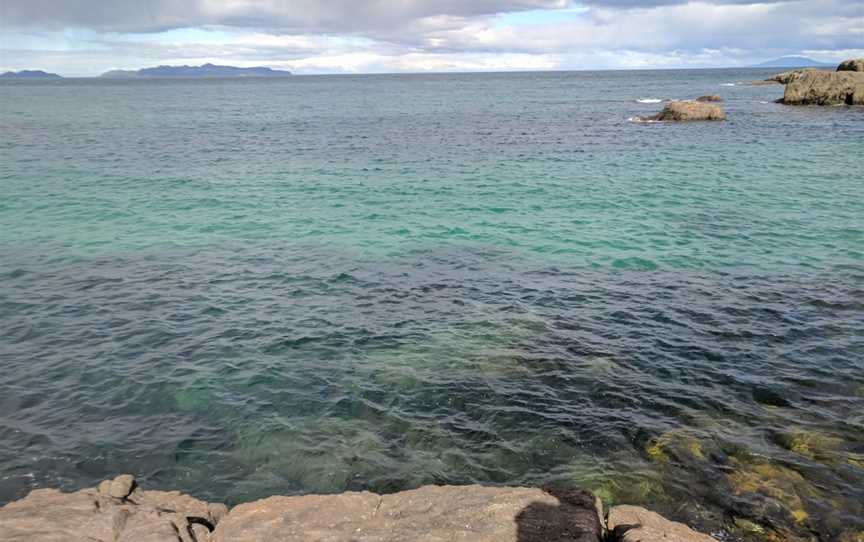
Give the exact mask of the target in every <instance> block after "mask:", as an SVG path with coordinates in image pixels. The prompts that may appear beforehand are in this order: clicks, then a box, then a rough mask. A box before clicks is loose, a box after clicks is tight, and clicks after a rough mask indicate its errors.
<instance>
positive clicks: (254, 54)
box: [0, 0, 864, 76]
mask: <svg viewBox="0 0 864 542" xmlns="http://www.w3.org/2000/svg"><path fill="white" fill-rule="evenodd" d="M784 55H803V56H808V57H811V58H815V59H818V60H824V61H831V62H834V61H839V60H842V59H844V58H850V57H853V56H864V0H801V1H783V0H778V1H772V0H764V1H763V2H758V3H757V2H752V1H750V0H704V1H698V2H686V1H681V0H643V1H640V0H581V1H576V0H437V1H436V0H0V71H5V70H18V69H24V68H39V69H45V70H48V71H54V72H58V73H60V74H62V75H67V76H88V75H98V74H100V73H102V72H104V71H106V70H109V69H114V68H124V69H137V68H142V67H147V66H153V65H158V64H202V63H205V62H213V63H222V64H232V65H236V66H269V67H272V68H283V69H290V70H292V71H294V72H296V73H369V72H404V71H481V70H546V69H603V68H669V67H714V66H746V65H750V64H753V63H756V62H760V61H763V60H766V59H769V58H774V57H778V56H784Z"/></svg>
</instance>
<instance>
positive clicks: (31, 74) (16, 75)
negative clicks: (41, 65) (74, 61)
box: [0, 70, 63, 79]
mask: <svg viewBox="0 0 864 542" xmlns="http://www.w3.org/2000/svg"><path fill="white" fill-rule="evenodd" d="M0 78H2V79H63V78H62V77H60V76H59V75H57V74H56V73H48V72H43V71H42V70H21V71H20V72H6V73H0Z"/></svg>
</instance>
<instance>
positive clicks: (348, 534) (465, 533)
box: [212, 486, 602, 542]
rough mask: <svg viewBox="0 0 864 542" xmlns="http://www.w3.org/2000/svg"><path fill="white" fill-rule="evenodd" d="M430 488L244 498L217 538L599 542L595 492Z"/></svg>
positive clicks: (222, 541) (224, 541)
mask: <svg viewBox="0 0 864 542" xmlns="http://www.w3.org/2000/svg"><path fill="white" fill-rule="evenodd" d="M555 493H556V495H558V496H557V497H556V496H553V495H552V494H551V493H549V492H546V491H543V490H540V489H527V488H491V487H481V486H464V487H454V486H443V487H438V486H426V487H422V488H420V489H416V490H412V491H403V492H401V493H396V494H393V495H384V496H379V495H376V494H374V493H368V492H362V493H343V494H341V495H309V496H305V497H271V498H269V499H264V500H261V501H257V502H253V503H248V504H241V505H239V506H237V507H235V508H234V509H232V510H231V512H230V513H229V514H228V516H227V517H226V518H225V519H224V520H222V521H221V522H220V523H219V525H218V526H217V528H216V530H215V531H214V533H213V535H212V540H213V541H214V542H229V541H230V542H235V541H237V542H258V541H260V542H264V541H268V542H269V541H280V542H289V541H297V542H300V541H304V542H306V541H308V542H312V541H316V542H337V541H339V542H347V541H355V542H390V541H392V542H396V541H402V540H412V541H418V542H449V541H454V542H455V541H464V542H469V541H470V542H517V541H518V542H563V541H565V540H566V541H569V542H598V541H599V540H600V537H601V528H602V526H601V522H600V519H599V516H598V512H597V509H596V508H595V505H594V502H595V499H594V496H593V495H591V494H590V493H588V492H584V491H581V490H574V491H568V492H555Z"/></svg>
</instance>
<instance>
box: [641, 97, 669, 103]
mask: <svg viewBox="0 0 864 542" xmlns="http://www.w3.org/2000/svg"><path fill="white" fill-rule="evenodd" d="M636 101H637V102H638V103H640V104H659V103H660V102H662V101H663V100H661V99H660V98H642V99H641V100H636Z"/></svg>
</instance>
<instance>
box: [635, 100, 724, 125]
mask: <svg viewBox="0 0 864 542" xmlns="http://www.w3.org/2000/svg"><path fill="white" fill-rule="evenodd" d="M639 120H641V121H655V122H656V121H659V122H688V121H696V120H726V113H724V112H723V108H722V107H720V106H719V105H716V104H711V103H705V102H702V101H680V102H669V103H668V104H666V106H665V107H664V108H663V111H661V112H660V113H658V114H656V115H652V116H650V117H640V118H639Z"/></svg>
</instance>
